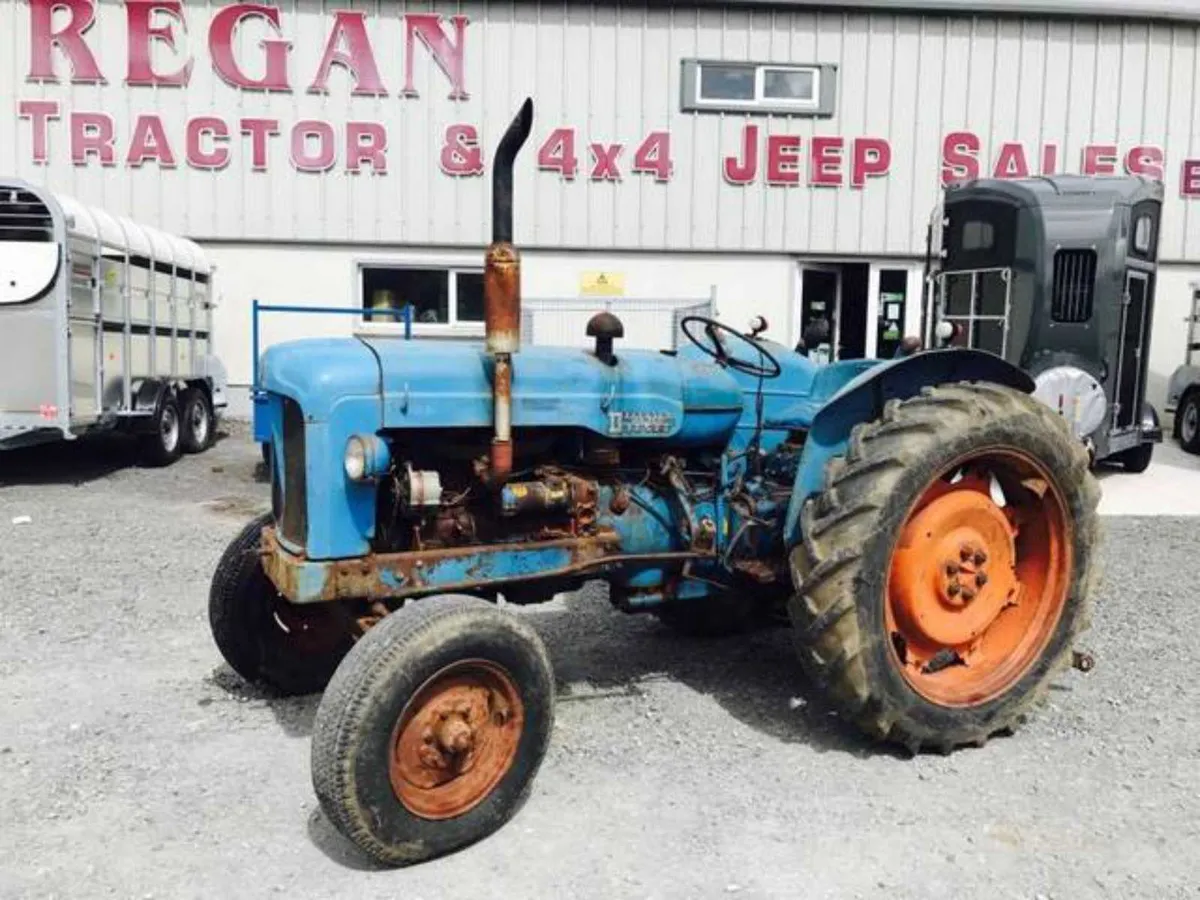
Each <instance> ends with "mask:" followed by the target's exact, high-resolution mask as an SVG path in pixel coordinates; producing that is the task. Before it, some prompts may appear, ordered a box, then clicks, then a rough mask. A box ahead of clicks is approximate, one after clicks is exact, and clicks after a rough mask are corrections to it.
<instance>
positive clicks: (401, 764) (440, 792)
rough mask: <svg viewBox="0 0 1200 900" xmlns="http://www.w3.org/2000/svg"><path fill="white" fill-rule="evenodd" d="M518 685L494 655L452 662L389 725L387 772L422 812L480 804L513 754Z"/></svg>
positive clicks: (442, 815) (520, 714) (520, 723)
mask: <svg viewBox="0 0 1200 900" xmlns="http://www.w3.org/2000/svg"><path fill="white" fill-rule="evenodd" d="M524 726H525V707H524V704H523V703H522V701H521V692H520V691H519V690H517V686H516V683H515V682H514V680H513V678H512V676H511V675H509V673H508V672H507V671H505V670H504V669H503V668H501V667H500V666H499V665H497V664H496V663H493V662H488V661H485V660H464V661H461V662H457V663H453V664H451V665H450V666H447V667H446V668H445V669H443V670H441V671H440V672H438V673H437V674H436V675H434V676H433V677H432V678H430V679H429V680H428V681H427V682H425V684H423V685H422V686H421V687H420V688H419V689H418V690H417V692H416V694H415V695H414V696H413V698H412V700H410V701H409V702H408V704H407V705H406V706H405V708H404V711H403V712H402V713H401V716H400V718H399V720H398V721H397V723H396V726H395V728H393V730H392V735H391V742H390V749H391V753H390V754H389V758H388V779H389V781H390V782H391V785H392V790H393V792H394V793H395V795H396V798H397V799H398V800H399V801H400V802H401V803H403V804H404V806H405V807H406V808H407V809H408V810H409V811H410V812H411V813H413V814H414V815H417V816H420V817H421V818H423V819H432V820H440V819H449V818H453V817H454V816H461V815H463V814H464V813H466V812H467V811H469V810H471V809H473V808H474V807H475V806H477V805H478V804H479V803H481V802H482V801H483V800H484V799H485V798H486V797H487V796H488V794H490V793H491V792H492V791H493V790H494V789H495V787H496V785H497V784H499V782H500V780H501V779H502V778H503V777H504V775H505V774H506V773H507V772H508V770H509V769H510V768H511V766H512V764H513V761H514V760H515V759H516V758H517V747H518V745H519V744H520V741H521V734H522V732H523V730H524Z"/></svg>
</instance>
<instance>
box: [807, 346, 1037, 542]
mask: <svg viewBox="0 0 1200 900" xmlns="http://www.w3.org/2000/svg"><path fill="white" fill-rule="evenodd" d="M955 381H988V382H992V383H995V384H1002V385H1005V386H1006V387H1011V388H1015V389H1017V390H1019V391H1024V392H1025V393H1027V394H1031V393H1033V390H1034V386H1035V385H1034V381H1033V379H1032V378H1031V377H1030V376H1029V374H1028V373H1027V372H1025V371H1024V370H1022V369H1020V368H1018V367H1017V366H1015V365H1013V364H1012V363H1010V362H1007V361H1005V360H1004V359H1002V358H1001V357H999V356H997V355H996V354H994V353H989V352H987V351H984V350H971V349H965V348H954V349H945V350H929V351H926V352H922V353H917V354H915V355H913V356H906V357H901V358H899V359H894V360H889V361H888V362H885V363H881V364H880V365H878V366H875V367H873V368H871V369H868V370H867V371H865V372H862V373H860V374H859V375H858V376H856V377H855V378H853V379H852V380H851V381H849V382H847V383H846V384H845V385H843V386H842V388H841V389H840V390H839V391H838V392H837V393H835V394H834V395H833V396H832V397H830V398H829V400H828V401H826V403H825V404H824V405H823V406H822V407H821V408H820V409H819V410H818V411H817V413H816V415H815V416H813V420H812V427H811V428H810V429H809V431H808V435H807V437H806V439H805V443H804V453H803V454H802V455H801V457H800V465H799V468H798V469H797V471H796V481H795V483H794V487H793V488H792V497H791V501H790V503H789V504H788V513H787V521H786V523H785V532H784V534H785V540H786V542H787V546H788V547H789V548H791V547H793V546H794V545H795V544H796V542H797V541H798V540H799V539H800V534H799V522H800V510H801V509H802V508H803V506H804V502H805V501H806V500H807V499H808V498H809V497H811V496H813V495H814V494H816V493H818V492H820V491H821V490H822V488H823V487H824V482H825V467H826V465H827V464H828V463H829V460H830V459H832V458H833V457H834V456H837V455H838V454H840V453H842V452H844V451H845V449H846V445H847V443H848V441H849V439H850V431H851V429H853V428H854V426H855V425H857V424H858V423H859V422H869V421H871V420H873V419H877V418H879V417H880V416H881V415H882V414H883V405H884V403H886V402H887V401H888V400H891V399H899V400H903V399H905V398H907V397H912V396H915V395H916V394H918V393H920V391H921V388H923V387H925V386H927V385H934V384H947V383H951V382H955Z"/></svg>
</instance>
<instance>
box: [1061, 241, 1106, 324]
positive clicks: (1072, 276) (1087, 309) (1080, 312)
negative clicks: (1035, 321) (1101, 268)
mask: <svg viewBox="0 0 1200 900" xmlns="http://www.w3.org/2000/svg"><path fill="white" fill-rule="evenodd" d="M1095 289H1096V251H1095V250H1059V251H1058V252H1057V253H1055V254H1054V281H1053V286H1052V288H1051V293H1050V316H1051V318H1053V319H1054V321H1055V322H1064V323H1079V322H1086V321H1088V319H1090V318H1091V317H1092V299H1093V296H1094V294H1095Z"/></svg>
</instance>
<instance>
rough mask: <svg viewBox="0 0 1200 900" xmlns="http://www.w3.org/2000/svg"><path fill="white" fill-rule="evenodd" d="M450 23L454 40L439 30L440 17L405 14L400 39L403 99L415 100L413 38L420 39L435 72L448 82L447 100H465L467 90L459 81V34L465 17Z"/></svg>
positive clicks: (460, 72)
mask: <svg viewBox="0 0 1200 900" xmlns="http://www.w3.org/2000/svg"><path fill="white" fill-rule="evenodd" d="M450 21H451V22H453V23H454V34H455V40H453V41H452V40H450V36H449V35H448V34H446V32H445V31H443V30H442V17H441V16H440V15H438V14H437V13H405V14H404V25H405V29H406V31H405V39H404V96H406V97H419V96H420V94H418V93H417V89H416V87H415V86H414V85H413V59H414V57H415V54H414V52H413V50H414V38H420V39H421V43H422V44H424V45H425V46H426V47H427V48H428V50H429V52H430V53H431V54H432V55H433V61H434V62H435V63H437V65H438V68H439V69H441V70H442V72H443V73H445V75H446V77H447V78H449V79H450V85H451V90H450V99H451V100H466V99H467V96H468V95H467V89H466V87H465V86H464V81H463V46H464V45H463V33H464V31H465V30H466V27H467V17H466V16H451V17H450Z"/></svg>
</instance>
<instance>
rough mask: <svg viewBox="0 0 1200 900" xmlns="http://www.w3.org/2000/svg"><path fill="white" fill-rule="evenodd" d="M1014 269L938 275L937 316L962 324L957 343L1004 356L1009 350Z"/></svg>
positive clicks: (955, 342) (955, 344)
mask: <svg viewBox="0 0 1200 900" xmlns="http://www.w3.org/2000/svg"><path fill="white" fill-rule="evenodd" d="M1011 283H1012V270H1011V269H1007V268H1003V269H971V270H968V271H962V272H943V273H942V274H940V275H939V276H938V307H939V308H938V310H937V312H938V313H939V315H937V316H935V317H934V318H935V320H936V319H945V320H946V321H948V322H951V323H954V324H957V325H958V326H959V327H960V333H959V335H958V336H957V337H956V338H954V339H953V340H952V341H951V343H952V344H953V345H954V346H960V347H971V348H973V349H975V350H987V351H989V352H991V353H995V354H996V355H997V356H1004V353H1005V351H1006V350H1007V349H1008V312H1009V304H1010V288H1011Z"/></svg>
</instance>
